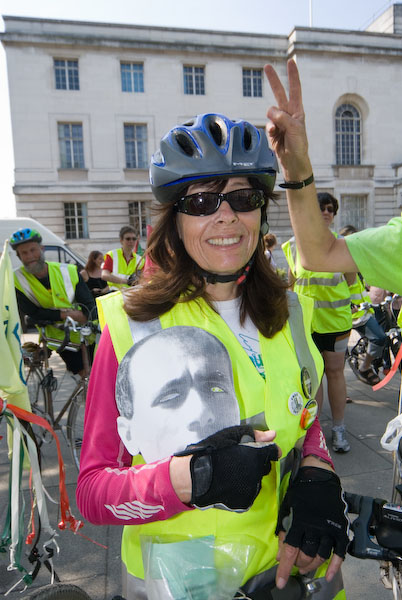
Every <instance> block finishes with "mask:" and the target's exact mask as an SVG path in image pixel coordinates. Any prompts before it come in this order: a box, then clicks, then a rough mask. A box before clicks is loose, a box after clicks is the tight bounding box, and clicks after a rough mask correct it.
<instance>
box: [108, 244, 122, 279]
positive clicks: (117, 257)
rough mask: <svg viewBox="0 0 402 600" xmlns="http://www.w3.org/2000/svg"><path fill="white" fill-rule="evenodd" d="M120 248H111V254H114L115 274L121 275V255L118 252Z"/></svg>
mask: <svg viewBox="0 0 402 600" xmlns="http://www.w3.org/2000/svg"><path fill="white" fill-rule="evenodd" d="M117 251H118V248H116V249H115V250H111V251H110V254H111V255H112V260H113V271H112V273H113V275H120V274H121V273H119V255H118V253H117Z"/></svg>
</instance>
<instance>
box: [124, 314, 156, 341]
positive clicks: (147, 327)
mask: <svg viewBox="0 0 402 600" xmlns="http://www.w3.org/2000/svg"><path fill="white" fill-rule="evenodd" d="M128 323H129V325H130V330H131V336H132V338H133V343H134V344H138V342H140V341H141V340H143V339H144V338H146V337H148V336H149V335H152V334H153V333H156V332H157V331H161V329H162V325H161V322H160V320H159V319H152V321H134V320H133V319H130V318H129V319H128Z"/></svg>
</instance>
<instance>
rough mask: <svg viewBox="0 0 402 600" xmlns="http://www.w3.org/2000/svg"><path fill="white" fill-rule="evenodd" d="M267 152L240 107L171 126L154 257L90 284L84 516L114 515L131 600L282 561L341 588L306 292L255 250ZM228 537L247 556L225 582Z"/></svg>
mask: <svg viewBox="0 0 402 600" xmlns="http://www.w3.org/2000/svg"><path fill="white" fill-rule="evenodd" d="M276 170H277V164H276V159H275V156H274V155H273V153H272V152H271V150H270V149H269V147H268V144H267V140H266V138H265V136H262V135H261V133H260V132H259V131H258V130H257V129H256V128H255V127H254V126H252V125H251V124H250V123H247V122H245V121H231V120H229V119H228V118H227V117H224V116H223V115H216V114H206V115H199V116H198V117H196V118H195V119H194V120H192V121H191V122H189V123H186V124H184V125H181V126H177V127H175V128H174V129H172V130H171V131H170V132H169V133H168V134H167V135H166V136H165V137H164V138H163V139H162V141H161V145H160V150H159V151H158V152H157V153H156V154H155V155H154V156H153V157H152V160H151V170H150V177H151V186H152V190H153V193H154V195H155V197H156V200H157V201H158V202H159V203H160V209H159V218H158V221H157V223H156V224H155V227H154V229H153V232H152V235H151V237H150V239H149V244H148V249H147V253H148V255H149V258H150V259H151V261H152V263H153V265H155V267H156V270H154V272H153V275H152V279H151V280H147V281H146V280H145V279H144V278H143V280H142V281H141V285H140V286H137V287H136V288H135V289H133V290H125V291H124V292H123V293H121V292H116V293H115V294H109V295H108V296H105V297H104V298H102V299H99V302H98V306H99V310H100V319H101V321H102V322H103V333H102V336H101V340H100V343H99V347H98V351H97V354H96V358H95V362H94V366H93V369H92V372H91V380H90V386H89V391H88V396H87V407H86V420H85V433H84V440H83V447H82V453H81V464H80V474H79V479H78V485H77V501H78V506H79V509H80V511H81V512H82V514H83V515H84V516H85V517H86V518H87V519H88V520H90V521H91V522H93V523H95V524H116V525H122V524H124V525H125V527H124V532H123V540H122V560H123V595H124V596H125V598H127V600H131V599H134V598H135V599H140V600H146V599H150V598H175V599H178V598H190V597H191V598H193V597H197V598H204V597H205V598H206V597H210V598H218V597H222V598H228V599H230V598H231V597H232V596H234V595H235V593H236V591H237V589H238V588H241V593H242V594H246V595H247V597H249V598H251V599H253V598H255V599H256V598H258V597H261V594H264V597H265V598H268V599H269V598H271V590H272V589H273V588H275V586H276V587H277V588H279V589H283V588H285V589H286V590H289V589H292V586H293V585H295V580H294V578H289V576H290V574H291V573H292V575H294V576H297V577H298V578H299V579H300V577H301V576H302V575H304V574H307V573H309V574H310V576H311V577H313V578H315V581H316V583H317V585H315V584H313V588H314V589H317V590H318V589H319V588H320V595H319V597H320V599H322V598H326V599H330V598H331V599H333V598H336V599H337V600H340V599H343V598H345V595H344V591H343V584H342V577H341V573H340V566H341V563H342V560H343V558H344V556H345V552H346V548H347V544H348V536H347V530H348V520H347V517H346V516H345V508H346V507H345V504H344V502H343V499H342V491H341V486H340V482H339V478H338V477H337V476H336V475H335V473H334V471H333V465H332V461H331V458H330V456H329V453H328V450H327V447H326V444H325V439H324V436H323V434H322V431H321V429H320V425H319V422H318V419H317V418H316V413H317V403H316V401H315V393H316V391H317V388H318V385H319V381H320V379H321V375H322V359H321V357H320V354H319V352H318V350H317V348H316V346H315V344H314V342H313V340H312V338H311V335H310V328H311V317H312V303H311V301H310V299H308V298H300V299H299V298H298V297H297V295H296V294H294V293H292V292H287V291H286V288H285V285H284V284H283V282H282V281H281V279H280V278H279V277H278V275H277V274H276V273H275V272H274V271H273V270H272V269H271V268H270V265H269V263H268V261H267V260H266V257H265V256H264V244H263V236H264V234H265V233H267V205H268V201H269V199H270V198H271V197H272V189H273V186H274V183H275V177H276ZM290 514H292V519H289V516H290ZM225 547H226V548H229V547H230V549H231V550H230V556H231V560H232V561H235V556H236V555H238V556H240V555H241V556H242V558H241V559H240V560H239V561H238V562H237V563H236V562H233V564H231V566H230V572H231V573H232V574H233V573H236V574H237V576H236V577H234V578H232V579H231V582H230V584H229V583H227V585H226V584H225V583H224V582H227V581H228V580H227V579H225V576H224V573H225V572H227V571H225V568H224V567H225V564H226V559H224V558H223V554H224V553H223V554H222V553H221V550H222V548H225ZM226 566H228V565H226ZM222 585H223V586H224V587H225V594H226V595H221V594H222ZM297 585H299V584H297ZM197 594H198V595H197ZM200 594H201V595H200ZM241 597H244V595H243V596H241Z"/></svg>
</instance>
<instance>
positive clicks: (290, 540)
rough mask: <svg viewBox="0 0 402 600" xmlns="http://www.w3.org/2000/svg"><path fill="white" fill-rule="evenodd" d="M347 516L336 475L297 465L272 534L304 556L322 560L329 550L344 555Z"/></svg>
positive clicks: (346, 542)
mask: <svg viewBox="0 0 402 600" xmlns="http://www.w3.org/2000/svg"><path fill="white" fill-rule="evenodd" d="M349 524H350V523H349V519H348V516H347V504H346V502H345V499H344V496H343V491H342V487H341V483H340V480H339V477H338V476H337V475H335V473H333V472H332V471H328V470H326V469H320V468H318V467H301V468H300V469H299V471H298V473H297V475H296V477H295V479H294V481H293V482H292V483H291V484H290V486H289V489H288V491H287V492H286V495H285V497H284V499H283V502H282V505H281V507H280V510H279V517H278V524H277V527H276V534H277V535H278V533H279V532H280V531H285V532H287V535H286V538H285V543H286V544H289V545H290V546H294V547H296V548H300V550H301V551H302V552H304V553H305V554H307V555H308V556H316V554H318V555H319V556H321V557H322V558H324V559H327V558H329V557H330V555H331V552H332V550H333V551H334V552H335V554H337V555H338V556H340V557H341V558H345V555H346V550H347V547H348V544H349V537H348V532H349Z"/></svg>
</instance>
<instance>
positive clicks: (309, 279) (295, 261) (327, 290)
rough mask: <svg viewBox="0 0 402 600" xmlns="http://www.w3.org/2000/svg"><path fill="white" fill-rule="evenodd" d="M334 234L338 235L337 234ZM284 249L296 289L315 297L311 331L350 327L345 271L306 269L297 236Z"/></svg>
mask: <svg viewBox="0 0 402 600" xmlns="http://www.w3.org/2000/svg"><path fill="white" fill-rule="evenodd" d="M333 235H335V237H337V235H336V234H335V233H334V234H333ZM282 250H283V252H284V253H285V256H286V260H287V261H288V264H289V268H290V271H291V272H292V274H293V276H294V277H295V279H296V282H295V284H294V288H293V289H294V291H295V292H296V293H297V294H300V295H303V296H308V297H310V298H313V299H314V312H313V320H312V331H314V332H317V333H331V332H335V331H348V330H349V329H351V328H352V313H351V310H350V293H349V287H348V284H347V282H346V280H345V277H344V275H343V273H326V272H325V273H320V272H315V271H307V270H306V269H304V268H303V267H302V266H301V263H300V256H299V253H298V251H297V248H296V241H295V238H294V237H293V238H291V239H290V240H288V241H287V242H285V243H284V244H282Z"/></svg>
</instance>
